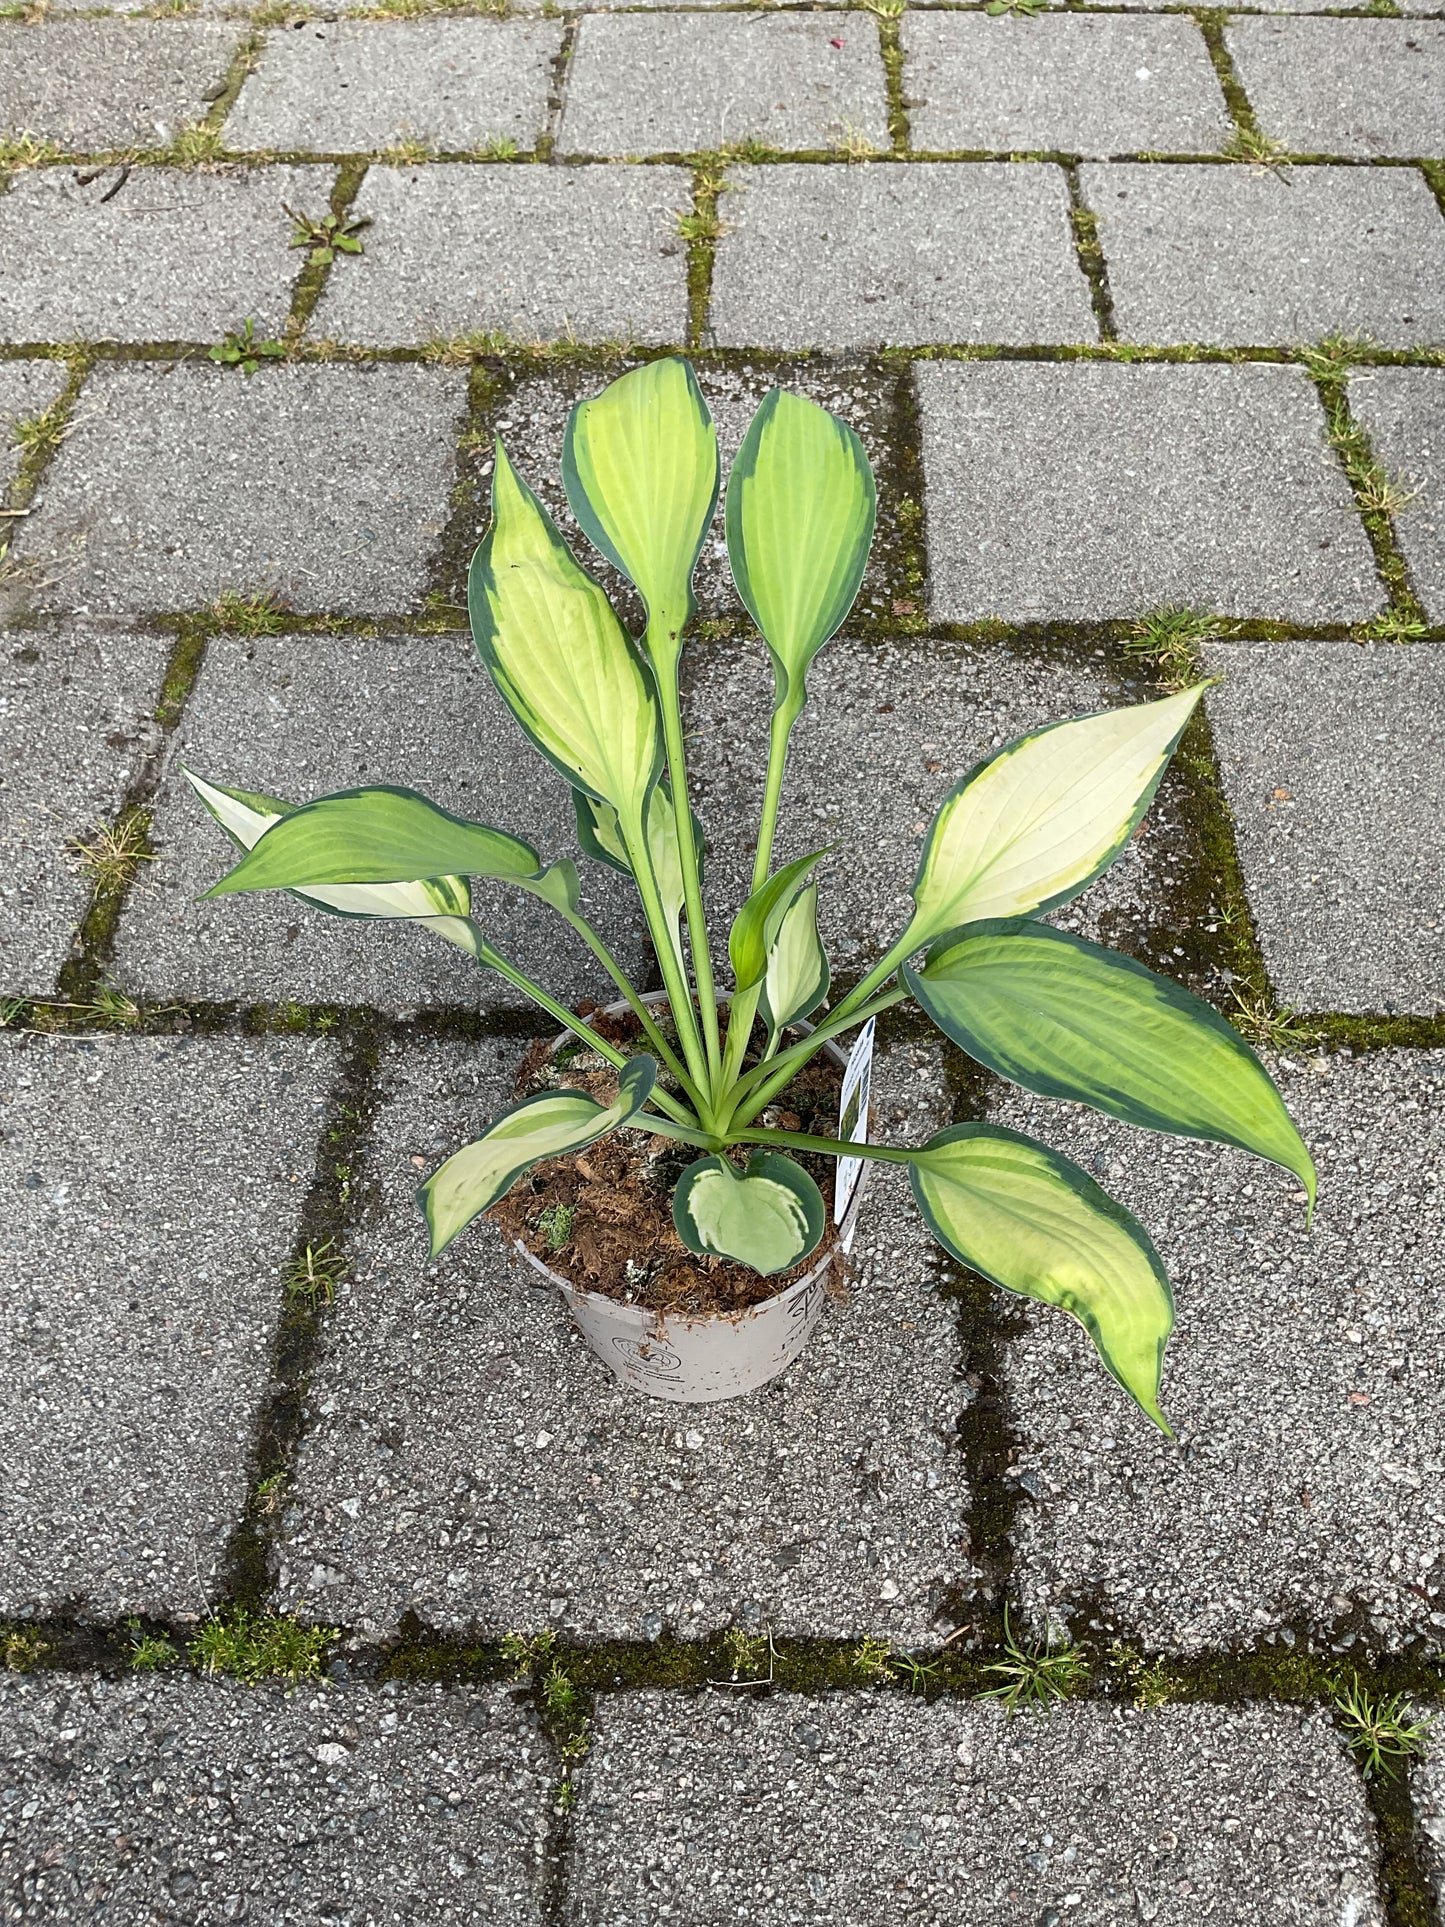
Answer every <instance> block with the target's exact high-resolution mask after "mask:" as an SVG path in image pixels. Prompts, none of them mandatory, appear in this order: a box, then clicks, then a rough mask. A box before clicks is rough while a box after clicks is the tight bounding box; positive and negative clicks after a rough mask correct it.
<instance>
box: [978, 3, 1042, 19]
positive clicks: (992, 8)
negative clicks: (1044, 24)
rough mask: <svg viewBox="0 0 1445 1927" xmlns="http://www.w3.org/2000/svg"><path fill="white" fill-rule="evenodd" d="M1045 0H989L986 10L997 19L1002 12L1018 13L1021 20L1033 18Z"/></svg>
mask: <svg viewBox="0 0 1445 1927" xmlns="http://www.w3.org/2000/svg"><path fill="white" fill-rule="evenodd" d="M1043 4H1044V0H988V5H987V6H986V7H985V8H984V12H985V13H988V14H992V15H993V17H994V19H995V20H997V18H998V17H999V15H1000V14H1001V13H1016V14H1017V15H1018V16H1019V18H1020V19H1021V20H1032V19H1033V17H1034V15H1035V14H1036V13H1037V12H1038V11H1039V8H1040V7H1042V5H1043Z"/></svg>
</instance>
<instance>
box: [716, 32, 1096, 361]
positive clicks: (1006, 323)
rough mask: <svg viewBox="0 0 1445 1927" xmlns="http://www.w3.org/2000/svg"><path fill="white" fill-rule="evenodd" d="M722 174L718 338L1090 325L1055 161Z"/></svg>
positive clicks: (839, 337) (926, 336) (1013, 337)
mask: <svg viewBox="0 0 1445 1927" xmlns="http://www.w3.org/2000/svg"><path fill="white" fill-rule="evenodd" d="M940 17H947V18H949V19H953V18H958V19H963V18H974V17H975V16H972V15H967V16H965V15H961V14H960V15H957V16H954V15H949V16H940ZM977 17H978V18H982V17H983V16H981V15H980V16H977ZM990 24H992V23H990ZM731 182H732V187H733V192H732V193H730V194H729V195H727V196H726V197H725V198H724V200H723V202H722V214H723V219H724V221H725V222H726V224H727V227H726V231H725V233H724V236H723V239H722V241H721V243H720V244H719V247H718V251H717V257H716V261H715V264H714V268H713V283H712V307H711V324H712V333H713V336H714V337H715V339H716V340H717V341H719V342H720V343H722V344H723V345H724V346H730V345H746V346H752V347H760V348H786V347H803V346H807V347H823V348H879V347H895V346H899V345H902V344H906V343H913V342H929V341H994V342H1035V341H1095V340H1097V339H1098V329H1097V326H1096V323H1095V321H1094V314H1093V310H1092V308H1091V306H1090V303H1089V288H1088V283H1087V282H1086V281H1085V279H1084V276H1083V274H1082V272H1081V271H1080V268H1079V262H1078V256H1077V254H1076V253H1075V251H1074V244H1073V238H1072V235H1071V232H1070V227H1069V197H1068V189H1067V186H1066V185H1065V182H1064V177H1063V175H1062V174H1061V173H1060V172H1059V171H1058V170H1057V169H1055V168H1052V167H1048V168H1045V167H1017V166H1010V165H1008V164H1007V163H1006V162H1000V163H998V164H997V165H993V164H990V163H983V164H976V165H963V166H956V165H951V164H949V163H947V162H941V163H937V164H928V163H923V164H921V165H920V164H918V163H913V164H901V163H899V164H893V163H888V162H879V163H874V164H872V165H869V166H867V167H818V166H814V165H809V164H798V165H792V166H789V165H787V164H783V165H781V166H772V167H749V168H740V169H738V170H737V171H736V173H734V174H733V175H732V177H731Z"/></svg>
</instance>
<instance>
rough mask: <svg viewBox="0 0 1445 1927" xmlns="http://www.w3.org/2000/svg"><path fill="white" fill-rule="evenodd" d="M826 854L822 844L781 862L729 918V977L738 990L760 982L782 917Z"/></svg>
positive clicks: (781, 922) (781, 924)
mask: <svg viewBox="0 0 1445 1927" xmlns="http://www.w3.org/2000/svg"><path fill="white" fill-rule="evenodd" d="M826 855H827V850H826V848H824V849H821V850H814V851H813V852H812V854H811V855H810V856H800V857H798V858H796V859H795V860H794V861H793V862H792V863H785V864H784V865H783V867H782V869H781V870H776V871H774V873H773V875H772V876H770V877H769V878H768V880H767V882H766V883H765V884H764V885H763V886H762V888H761V889H760V890H754V892H753V894H752V895H751V896H750V897H749V898H748V900H747V902H746V903H745V904H744V905H743V907H742V909H741V910H739V911H738V913H737V915H736V916H735V917H734V918H733V923H732V929H731V930H730V931H729V932H728V957H729V960H730V961H731V963H732V967H733V981H734V983H735V984H736V986H737V988H738V989H739V990H740V991H742V990H751V989H752V987H753V985H754V984H760V983H761V982H762V980H763V977H764V974H765V973H766V971H767V968H768V957H769V955H770V954H771V952H772V948H773V945H774V943H776V941H777V938H778V932H779V931H780V930H781V929H782V926H783V919H784V918H785V917H786V916H787V914H788V911H789V910H790V909H791V907H792V905H793V903H794V901H795V900H796V898H797V896H798V894H799V892H800V891H801V890H802V889H803V888H804V887H805V885H806V884H807V881H808V878H809V876H811V874H812V872H813V870H814V869H815V868H816V867H817V865H818V864H819V863H820V862H821V861H822V859H823V858H824V857H825V856H826Z"/></svg>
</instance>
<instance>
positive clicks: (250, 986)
mask: <svg viewBox="0 0 1445 1927" xmlns="http://www.w3.org/2000/svg"><path fill="white" fill-rule="evenodd" d="M182 763H184V764H186V765H187V766H188V767H189V768H192V769H194V770H196V772H197V773H198V774H199V775H202V776H207V777H210V778H212V779H214V780H215V781H217V782H220V783H226V784H228V785H230V786H232V787H234V788H238V789H256V790H262V791H266V792H269V793H272V794H276V795H280V796H285V797H287V798H288V799H292V800H294V801H296V802H304V801H306V800H307V799H309V798H310V797H313V796H323V795H326V794H329V793H330V792H331V791H333V790H339V789H347V788H350V787H351V786H352V785H353V784H359V783H400V784H403V785H406V786H408V787H410V788H413V789H418V790H420V791H421V792H422V794H423V795H425V796H429V797H431V798H432V799H433V800H434V801H435V802H437V803H439V804H441V805H442V807H443V808H445V809H451V810H454V811H456V812H457V813H458V814H459V815H463V816H469V817H473V818H479V819H480V820H482V821H484V822H488V823H497V824H499V825H501V826H502V827H504V828H506V829H510V830H512V831H514V832H516V833H517V834H519V835H521V836H525V837H526V838H528V840H529V841H531V842H534V843H536V844H537V845H538V847H539V848H541V849H543V850H544V852H545V853H546V854H547V855H549V856H562V855H566V854H569V853H571V854H575V853H576V847H577V831H576V822H575V818H574V816H573V810H572V801H571V797H570V795H569V793H568V790H567V788H566V785H565V784H564V783H563V782H562V781H561V779H560V778H559V777H558V776H557V775H556V774H555V773H554V772H553V771H552V770H551V769H550V767H549V766H548V765H547V764H545V763H544V762H543V761H542V759H541V758H540V757H538V756H537V755H535V753H534V752H533V751H532V750H531V749H530V748H528V747H527V746H526V743H525V739H524V738H523V737H522V735H521V733H520V731H519V730H518V728H517V725H516V723H515V722H514V721H513V719H512V717H511V715H510V713H509V712H508V711H507V710H506V709H505V708H504V706H503V704H502V700H501V698H500V697H499V696H498V695H497V693H496V691H495V689H494V688H493V687H492V684H491V682H490V680H489V678H488V677H487V675H486V672H485V671H484V670H483V669H482V667H481V665H480V663H478V661H477V660H476V655H475V652H474V651H473V649H472V645H471V640H470V638H469V637H467V636H457V635H453V636H428V637H421V638H416V637H394V636H393V637H382V638H380V639H370V638H362V637H357V636H345V637H342V636H336V637H323V636H289V637H270V638H266V639H265V640H261V641H257V642H241V641H239V640H237V639H235V638H223V639H221V640H219V641H217V642H215V643H213V644H212V645H211V647H210V650H209V653H208V656H207V660H206V663H205V666H204V668H203V669H202V671H201V674H200V677H199V680H198V682H197V684H196V688H195V690H194V691H193V692H192V695H191V698H190V701H189V703H188V704H187V708H186V714H185V717H184V719H183V721H182V723H181V725H180V727H179V728H178V729H177V730H176V731H175V734H174V736H173V738H172V740H171V742H170V744H169V746H168V749H167V759H166V771H165V775H164V779H163V781H162V785H161V789H160V793H159V795H158V797H157V799H156V804H155V821H154V827H153V831H152V841H153V843H154V846H155V849H156V853H157V854H156V861H155V862H154V863H151V864H148V865H147V866H146V868H145V871H144V874H143V875H142V876H141V877H140V878H138V879H137V883H136V885H135V887H134V889H133V891H132V894H131V898H130V901H129V903H128V905H127V909H126V914H125V918H124V920H123V924H122V928H121V931H120V935H119V938H118V941H117V944H116V950H115V958H114V969H115V975H116V979H117V981H118V982H123V983H125V984H127V985H130V986H131V987H132V988H133V989H134V990H136V991H138V992H140V991H143V992H144V993H145V994H146V995H148V996H151V997H154V998H159V999H170V998H186V999H193V998H202V999H217V1000H220V1001H223V1002H229V1001H232V1000H236V1001H239V1002H242V1003H257V1002H286V1001H291V1000H297V1001H300V1002H302V1003H345V1004H365V1005H369V1006H372V1007H375V1008H378V1009H382V1010H387V1011H390V1012H393V1013H395V1012H407V1011H414V1010H417V1009H419V1008H434V1007H437V1006H450V1007H455V1006H463V1007H475V1006H478V1005H480V1006H482V1007H484V1008H495V1007H508V1008H511V1007H515V1006H517V1005H523V1006H524V1007H526V1008H528V1009H530V1008H531V1006H530V1005H529V1004H526V1000H525V999H524V998H522V997H521V996H520V995H519V993H517V992H516V991H514V990H512V989H511V988H510V987H509V986H508V985H507V984H505V983H504V982H503V981H502V979H501V978H500V977H497V976H496V975H495V974H494V973H492V972H490V971H489V972H486V973H483V972H482V971H480V970H479V969H478V968H477V966H476V965H475V964H474V963H472V962H471V961H470V960H469V959H468V958H467V957H466V956H465V955H464V954H463V953H462V952H461V951H460V950H458V949H457V948H456V947H455V946H454V945H453V944H450V943H448V942H446V940H445V939H444V938H441V937H436V936H433V935H432V934H431V933H430V932H420V931H417V930H414V929H412V928H411V927H410V926H408V925H403V924H388V923H386V922H376V923H357V922H354V921H350V920H347V919H344V918H340V917H330V916H327V915H326V914H325V913H324V912H322V911H318V910H315V909H312V908H310V907H309V906H307V905H306V904H304V903H301V902H298V901H297V900H296V899H295V898H293V897H290V896H287V895H284V894H282V895H276V896H272V895H270V894H266V895H262V896H256V897H250V898H247V899H245V900H241V901H237V900H216V901H214V902H211V903H197V902H195V900H194V899H195V898H196V896H197V895H198V894H199V892H200V891H202V890H204V889H206V888H207V887H208V886H209V885H210V884H211V883H213V882H214V881H215V880H216V878H217V877H219V876H221V875H222V874H223V873H224V871H225V870H227V869H228V868H229V867H230V864H231V861H232V847H231V845H230V844H229V843H228V842H227V840H226V838H225V837H224V836H223V834H222V833H221V831H220V830H219V829H217V828H216V826H215V825H214V824H213V823H212V822H211V821H210V819H209V818H208V817H207V816H206V814H205V812H204V811H203V810H202V809H201V807H200V805H199V804H198V803H197V802H196V800H195V798H194V796H193V795H192V794H191V791H190V788H189V786H188V785H187V783H186V782H185V779H184V778H183V777H182V776H181V774H180V769H179V765H181V764H182ZM587 868H588V874H587V876H586V878H585V879H584V907H585V908H586V909H587V911H588V913H589V915H595V920H596V922H597V924H598V927H599V928H600V929H601V930H602V932H603V935H604V936H605V938H606V939H607V941H608V942H609V943H610V944H613V945H614V947H615V948H616V949H617V951H618V952H619V954H620V956H621V958H622V960H623V962H624V965H625V966H626V967H627V968H629V969H630V970H632V971H633V972H634V973H636V975H637V976H642V975H644V974H645V972H646V970H647V968H648V962H647V961H646V959H647V958H649V957H650V953H649V952H646V951H645V950H644V940H643V937H642V934H641V922H640V917H639V914H638V912H637V911H636V909H635V908H634V906H633V904H632V903H631V901H630V900H629V899H630V890H628V889H626V888H625V887H624V883H625V880H624V879H622V878H621V877H617V876H616V873H615V872H613V871H602V870H597V869H594V868H593V867H592V866H590V865H589V866H587ZM474 904H475V906H476V908H477V914H478V916H479V917H480V918H481V919H482V921H483V926H484V928H485V929H486V930H487V932H488V934H489V935H490V936H491V937H492V938H493V939H494V940H495V942H496V943H497V944H498V945H499V947H500V948H501V949H502V950H503V951H504V952H505V953H506V954H508V955H509V956H515V958H516V960H517V962H518V963H520V964H521V965H522V966H523V967H524V968H530V969H531V970H533V971H534V972H535V974H536V976H537V978H538V979H539V980H540V981H541V982H542V983H544V984H545V986H546V987H547V989H549V990H551V991H552V992H553V993H554V994H555V995H557V996H559V997H562V998H564V999H568V1000H571V999H575V998H577V997H580V996H582V995H584V994H590V995H593V996H605V995H610V994H611V984H610V981H609V980H608V978H607V977H606V976H605V974H604V973H603V972H602V971H601V970H599V969H598V967H597V965H596V964H595V963H594V962H593V960H592V958H591V956H590V954H589V953H588V952H587V951H586V950H584V949H583V947H582V945H581V944H580V942H578V941H577V940H576V939H575V938H574V937H573V936H572V935H571V933H570V932H569V931H567V930H566V929H565V928H564V926H563V925H561V924H560V923H559V922H558V920H557V919H556V917H555V916H554V915H553V913H552V912H551V911H549V910H547V909H545V908H544V907H543V906H542V905H540V904H538V903H536V902H534V901H533V900H532V899H530V898H527V897H524V896H522V895H521V894H520V893H519V892H515V891H507V890H505V889H504V888H503V887H502V886H501V885H486V884H483V883H480V882H479V883H478V884H477V885H476V890H475V896H474Z"/></svg>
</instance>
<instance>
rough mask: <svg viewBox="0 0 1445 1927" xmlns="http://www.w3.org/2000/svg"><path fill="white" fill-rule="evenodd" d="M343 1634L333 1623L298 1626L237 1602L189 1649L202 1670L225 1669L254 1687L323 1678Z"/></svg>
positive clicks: (218, 1670)
mask: <svg viewBox="0 0 1445 1927" xmlns="http://www.w3.org/2000/svg"><path fill="white" fill-rule="evenodd" d="M338 1637H339V1634H338V1631H337V1629H336V1627H334V1626H298V1625H297V1623H296V1621H295V1620H294V1619H287V1618H286V1617H285V1616H284V1615H283V1614H281V1613H273V1612H252V1611H250V1610H249V1609H248V1608H247V1607H245V1606H234V1607H232V1608H231V1609H230V1610H229V1611H227V1612H224V1613H219V1614H217V1616H216V1617H215V1618H214V1619H210V1620H208V1621H207V1622H206V1624H205V1625H204V1626H202V1628H201V1630H200V1631H199V1632H198V1633H197V1634H196V1636H195V1638H194V1639H193V1640H192V1641H191V1643H190V1645H189V1647H188V1648H187V1651H188V1653H189V1655H190V1658H191V1662H192V1664H193V1665H194V1666H195V1667H196V1669H197V1671H198V1672H202V1673H225V1674H228V1675H229V1676H230V1677H231V1678H232V1679H239V1680H242V1681H244V1683H245V1684H246V1685H248V1686H253V1685H255V1683H256V1682H257V1681H258V1680H263V1679H285V1680H291V1681H292V1682H296V1681H300V1680H303V1679H320V1678H321V1676H322V1667H323V1666H324V1664H325V1661H326V1653H327V1649H328V1647H329V1646H330V1645H331V1642H332V1640H334V1639H336V1638H338Z"/></svg>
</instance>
